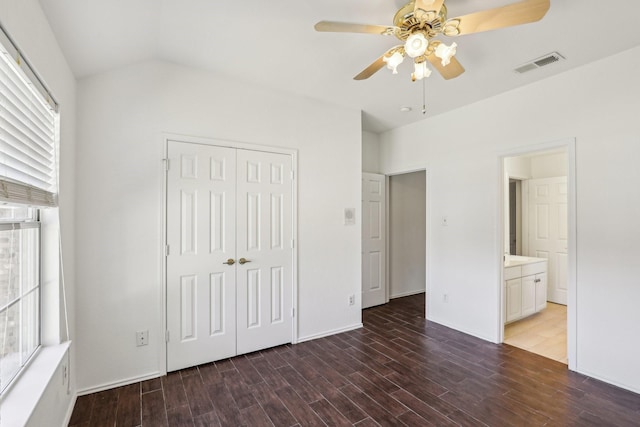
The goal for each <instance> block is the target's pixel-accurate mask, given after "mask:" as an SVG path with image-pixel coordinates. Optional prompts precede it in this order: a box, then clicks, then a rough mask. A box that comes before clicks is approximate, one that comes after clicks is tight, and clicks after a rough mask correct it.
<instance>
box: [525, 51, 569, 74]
mask: <svg viewBox="0 0 640 427" xmlns="http://www.w3.org/2000/svg"><path fill="white" fill-rule="evenodd" d="M563 59H564V56H562V55H560V54H559V53H558V52H552V53H550V54H548V55H545V56H543V57H541V58H538V59H534V60H533V61H530V62H527V63H526V64H523V65H521V66H519V67H518V68H516V69H515V70H514V71H515V72H516V73H520V74H523V73H526V72H528V71H532V70H535V69H538V68H540V67H544V66H545V65H549V64H554V63H556V62H558V61H562V60H563Z"/></svg>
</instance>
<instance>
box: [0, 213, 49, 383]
mask: <svg viewBox="0 0 640 427" xmlns="http://www.w3.org/2000/svg"><path fill="white" fill-rule="evenodd" d="M36 215H37V210H36V209H29V208H19V207H15V208H7V207H0V331H2V332H1V336H2V343H1V344H0V390H4V389H5V388H6V386H7V385H8V384H9V383H10V382H11V380H12V379H13V378H14V377H15V376H16V374H17V373H18V372H19V371H20V369H21V368H22V367H23V366H25V364H26V363H27V362H28V361H29V359H30V358H31V356H33V354H34V352H35V351H36V349H37V348H38V346H39V345H40V223H39V222H38V221H36V219H37V218H36Z"/></svg>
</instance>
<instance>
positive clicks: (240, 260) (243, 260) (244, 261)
mask: <svg viewBox="0 0 640 427" xmlns="http://www.w3.org/2000/svg"><path fill="white" fill-rule="evenodd" d="M238 262H239V263H240V264H241V265H244V264H246V263H248V262H251V261H249V260H248V259H244V258H240V259H239V260H238Z"/></svg>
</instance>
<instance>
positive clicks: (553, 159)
mask: <svg viewBox="0 0 640 427" xmlns="http://www.w3.org/2000/svg"><path fill="white" fill-rule="evenodd" d="M557 176H567V153H554V154H544V155H540V156H534V157H532V158H531V178H532V179H541V178H555V177H557Z"/></svg>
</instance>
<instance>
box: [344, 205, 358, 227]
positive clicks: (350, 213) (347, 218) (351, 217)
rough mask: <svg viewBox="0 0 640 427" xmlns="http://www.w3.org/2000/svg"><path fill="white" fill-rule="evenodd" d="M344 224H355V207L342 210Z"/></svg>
mask: <svg viewBox="0 0 640 427" xmlns="http://www.w3.org/2000/svg"><path fill="white" fill-rule="evenodd" d="M344 225H356V208H346V209H345V210H344Z"/></svg>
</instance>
